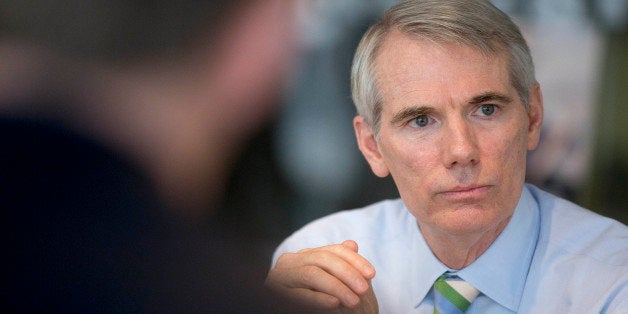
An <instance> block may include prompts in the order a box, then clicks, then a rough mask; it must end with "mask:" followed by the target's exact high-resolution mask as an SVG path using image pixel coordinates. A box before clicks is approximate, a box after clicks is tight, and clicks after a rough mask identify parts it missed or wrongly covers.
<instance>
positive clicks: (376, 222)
mask: <svg viewBox="0 0 628 314" xmlns="http://www.w3.org/2000/svg"><path fill="white" fill-rule="evenodd" d="M351 80H352V93H353V100H354V102H355V105H356V107H357V111H358V116H356V117H355V119H354V120H353V125H354V128H355V134H356V137H357V142H358V146H359V148H360V150H361V152H362V153H363V155H364V157H365V158H366V160H367V161H368V163H369V165H370V166H371V169H372V171H373V172H374V173H375V174H376V175H377V176H380V177H384V176H387V175H389V174H390V175H391V176H392V178H393V179H394V182H395V184H396V186H397V188H398V190H399V193H400V196H401V198H400V199H397V200H387V201H382V202H379V203H375V204H372V205H370V206H367V207H365V208H362V209H356V210H351V211H343V212H339V213H336V214H332V215H330V216H327V217H324V218H322V219H319V220H317V221H314V222H312V223H310V224H309V225H307V226H305V227H303V228H302V229H301V230H299V231H297V232H295V233H294V234H293V235H291V236H290V237H289V238H287V239H286V240H285V241H284V242H283V243H282V244H281V245H280V246H279V247H278V249H277V250H276V252H275V255H274V257H273V267H272V269H271V270H270V272H269V274H268V277H267V281H266V282H267V285H268V286H269V287H271V288H273V289H274V290H275V291H277V292H278V293H279V294H280V295H282V296H284V297H286V298H288V299H291V300H293V301H294V302H296V303H301V304H303V305H304V306H308V307H310V308H312V309H322V310H325V309H329V310H338V309H340V310H342V311H344V312H351V311H355V312H367V313H375V312H377V311H380V312H382V313H462V312H465V311H467V312H468V313H626V312H628V228H627V227H626V226H625V225H623V224H621V223H619V222H617V221H614V220H612V219H608V218H605V217H602V216H599V215H597V214H595V213H593V212H591V211H589V210H586V209H583V208H581V207H579V206H577V205H575V204H573V203H570V202H568V201H565V200H563V199H560V198H558V197H556V196H553V195H551V194H548V193H546V192H544V191H542V190H540V189H538V188H537V187H535V186H532V185H529V184H525V172H526V169H525V165H526V153H527V152H528V151H529V150H533V149H534V148H535V147H536V146H537V144H538V142H539V133H540V130H541V124H542V118H543V101H542V96H541V88H540V85H539V83H537V82H536V80H535V77H534V68H533V64H532V59H531V56H530V52H529V49H528V47H527V44H526V42H525V40H524V38H523V37H522V35H521V33H520V31H519V29H518V27H517V26H516V25H515V24H514V23H513V22H512V21H511V20H510V18H509V17H508V16H507V15H505V14H504V13H503V12H501V11H499V10H498V9H497V8H495V7H494V6H493V5H492V4H490V3H489V2H488V1H482V0H469V1H467V0H425V1H421V0H408V1H402V2H400V3H399V4H397V5H395V6H393V7H392V8H390V9H389V10H388V11H387V12H386V13H385V14H384V16H383V17H382V19H381V21H380V22H378V23H376V24H375V25H374V26H372V27H371V28H370V29H369V30H368V31H367V32H366V34H365V35H364V37H363V38H362V41H361V42H360V45H359V46H358V48H357V52H356V54H355V57H354V62H353V69H352V75H351Z"/></svg>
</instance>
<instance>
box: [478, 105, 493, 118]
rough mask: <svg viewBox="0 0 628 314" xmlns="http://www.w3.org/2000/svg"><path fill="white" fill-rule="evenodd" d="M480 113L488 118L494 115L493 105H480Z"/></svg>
mask: <svg viewBox="0 0 628 314" xmlns="http://www.w3.org/2000/svg"><path fill="white" fill-rule="evenodd" d="M480 111H481V112H482V115H484V116H490V115H492V114H494V113H495V105H482V106H480Z"/></svg>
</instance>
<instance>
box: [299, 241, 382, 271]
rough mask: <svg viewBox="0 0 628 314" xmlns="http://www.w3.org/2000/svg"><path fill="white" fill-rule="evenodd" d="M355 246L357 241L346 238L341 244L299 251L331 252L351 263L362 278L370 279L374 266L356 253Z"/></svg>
mask: <svg viewBox="0 0 628 314" xmlns="http://www.w3.org/2000/svg"><path fill="white" fill-rule="evenodd" d="M354 245H355V246H354ZM353 246H354V247H353ZM357 247H358V245H357V243H355V241H352V240H347V241H344V242H343V243H342V244H334V245H328V246H323V247H319V248H314V249H305V250H301V251H299V253H314V252H320V251H328V252H332V253H334V254H336V255H338V256H339V257H341V258H342V259H343V260H345V261H346V262H347V263H349V264H351V265H352V266H353V267H354V268H355V269H357V270H358V271H359V272H360V273H361V274H362V276H363V277H364V278H366V279H372V278H373V277H375V268H374V267H373V265H371V263H370V262H369V261H368V260H367V259H366V258H364V257H363V256H362V255H360V254H357ZM354 248H355V249H354Z"/></svg>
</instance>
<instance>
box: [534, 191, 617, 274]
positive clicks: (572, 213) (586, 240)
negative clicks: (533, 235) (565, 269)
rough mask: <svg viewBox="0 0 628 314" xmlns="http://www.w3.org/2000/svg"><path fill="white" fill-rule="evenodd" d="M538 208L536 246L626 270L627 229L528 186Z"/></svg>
mask: <svg viewBox="0 0 628 314" xmlns="http://www.w3.org/2000/svg"><path fill="white" fill-rule="evenodd" d="M528 187H529V189H530V192H531V193H532V195H533V196H534V198H535V199H536V200H537V202H538V204H539V209H540V214H541V230H540V235H539V244H546V245H547V246H548V247H550V248H554V249H557V250H560V251H562V252H564V253H565V254H577V255H580V256H586V257H589V258H592V259H596V260H598V261H600V262H603V263H607V264H609V265H623V266H628V227H626V225H624V224H622V223H621V222H618V221H616V220H613V219H611V218H608V217H604V216H602V215H599V214H597V213H594V212H592V211H590V210H588V209H585V208H582V207H580V206H578V205H576V204H574V203H572V202H569V201H567V200H564V199H562V198H559V197H556V196H554V195H552V194H550V193H547V192H545V191H542V190H541V189H539V188H536V187H534V186H528Z"/></svg>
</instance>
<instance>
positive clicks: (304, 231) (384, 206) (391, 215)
mask: <svg viewBox="0 0 628 314" xmlns="http://www.w3.org/2000/svg"><path fill="white" fill-rule="evenodd" d="M408 221H415V220H414V217H413V216H412V215H411V214H410V213H409V212H408V210H407V209H406V207H405V205H404V204H403V202H402V201H401V200H400V199H395V200H385V201H380V202H377V203H374V204H371V205H368V206H366V207H363V208H358V209H351V210H343V211H339V212H337V213H334V214H331V215H328V216H325V217H322V218H319V219H317V220H314V221H312V222H310V223H308V224H307V225H305V226H303V227H302V228H301V229H299V230H297V231H296V232H294V233H293V234H292V235H290V236H289V237H288V238H286V239H285V240H284V241H283V242H282V244H281V245H280V246H279V247H278V248H277V250H276V252H275V256H274V259H273V260H276V259H277V257H278V256H279V255H281V254H282V253H286V252H295V251H298V250H301V249H304V248H311V247H319V246H324V245H329V244H335V243H340V242H342V241H344V240H347V239H353V240H363V239H369V240H376V241H385V240H386V239H390V238H394V237H398V236H399V235H400V234H401V233H403V229H404V228H401V226H404V225H406V224H407V222H408ZM392 226H394V227H392Z"/></svg>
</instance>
